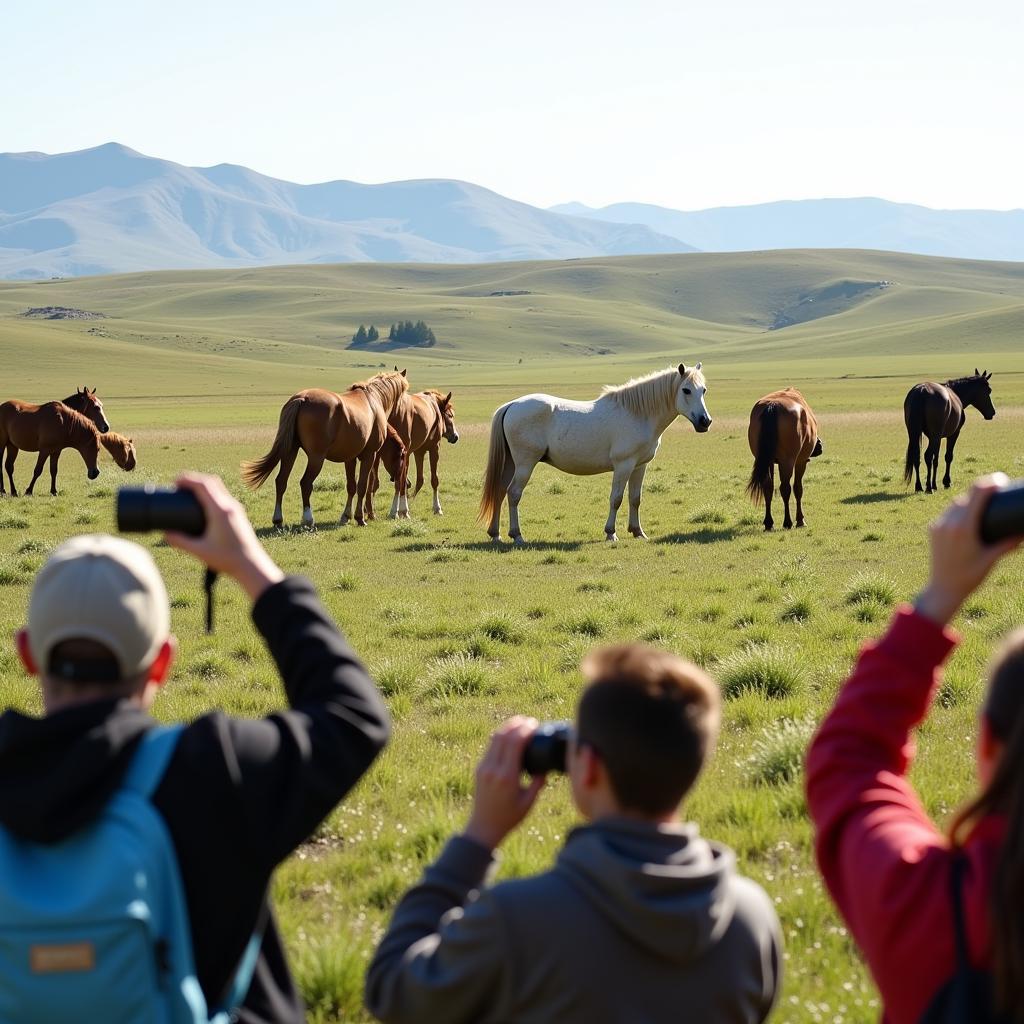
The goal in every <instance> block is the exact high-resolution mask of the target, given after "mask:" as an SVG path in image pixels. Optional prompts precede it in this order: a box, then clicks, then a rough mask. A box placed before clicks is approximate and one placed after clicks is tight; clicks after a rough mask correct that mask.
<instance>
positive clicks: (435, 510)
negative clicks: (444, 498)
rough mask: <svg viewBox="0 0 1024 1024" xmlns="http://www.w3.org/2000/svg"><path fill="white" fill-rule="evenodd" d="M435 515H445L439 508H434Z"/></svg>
mask: <svg viewBox="0 0 1024 1024" xmlns="http://www.w3.org/2000/svg"><path fill="white" fill-rule="evenodd" d="M434 515H435V516H443V515H444V513H443V512H442V511H441V510H440V509H439V508H435V509H434Z"/></svg>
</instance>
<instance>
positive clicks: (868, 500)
mask: <svg viewBox="0 0 1024 1024" xmlns="http://www.w3.org/2000/svg"><path fill="white" fill-rule="evenodd" d="M912 493H913V492H912V491H867V492H865V493H864V494H850V495H848V496H847V497H845V498H840V499H839V504H840V505H877V504H878V503H879V502H882V501H903V500H904V499H906V498H909V497H910V495H911V494H912Z"/></svg>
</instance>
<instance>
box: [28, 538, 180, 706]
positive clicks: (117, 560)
mask: <svg viewBox="0 0 1024 1024" xmlns="http://www.w3.org/2000/svg"><path fill="white" fill-rule="evenodd" d="M16 642H17V646H18V653H19V655H20V656H21V660H22V663H23V664H24V666H25V668H26V669H27V670H28V672H30V673H31V674H33V675H38V676H39V678H40V685H41V687H42V691H43V705H44V707H45V708H46V710H47V711H48V712H52V711H57V710H60V709H61V708H63V707H67V706H69V705H71V704H77V703H82V702H85V701H90V700H100V699H104V698H129V699H133V700H136V701H138V702H139V703H140V704H141V705H142V706H144V707H148V706H149V704H150V703H151V702H152V700H153V697H154V696H155V694H156V691H157V688H158V687H159V686H160V685H161V684H162V683H163V681H164V679H165V678H166V677H167V673H168V671H169V670H170V667H171V662H172V660H173V658H174V651H175V642H174V638H173V637H172V636H171V635H170V605H169V602H168V600H167V591H166V589H165V587H164V583H163V580H162V579H161V577H160V573H159V571H158V570H157V567H156V565H155V564H154V562H153V559H152V557H151V556H150V555H149V552H147V551H146V550H145V549H144V548H141V547H139V545H138V544H133V543H131V542H130V541H126V540H122V539H120V538H118V537H109V536H106V535H104V534H91V535H86V536H81V537H73V538H71V540H68V541H65V542H64V543H63V544H61V545H60V546H59V547H57V548H56V549H55V550H54V551H53V553H52V554H51V555H50V557H49V559H47V562H46V564H45V565H44V566H43V567H42V569H41V570H40V571H39V575H38V576H37V577H36V580H35V583H34V584H33V586H32V594H31V597H30V598H29V608H28V622H27V625H26V627H25V628H24V629H22V630H20V631H19V632H18V634H17V637H16Z"/></svg>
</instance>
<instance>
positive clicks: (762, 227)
mask: <svg viewBox="0 0 1024 1024" xmlns="http://www.w3.org/2000/svg"><path fill="white" fill-rule="evenodd" d="M551 209H552V211H553V212H556V213H564V214H569V215H570V216H574V217H592V218H593V219H594V220H599V221H603V222H605V223H610V224H627V223H628V224H645V225H647V227H649V228H652V229H653V230H654V231H657V232H659V233H660V234H662V235H671V236H672V237H673V238H679V239H685V240H686V241H687V243H688V244H690V245H694V246H696V247H697V248H698V249H701V250H702V251H704V252H760V251H764V250H767V249H884V250H888V251H890V252H908V253H919V254H920V255H923V256H952V257H957V258H960V259H978V260H1024V210H1009V211H1006V212H1000V211H996V210H930V209H928V208H927V207H925V206H913V205H911V204H909V203H890V202H887V201H886V200H884V199H801V200H793V201H788V202H778V203H761V204H760V205H756V206H722V207H717V208H715V209H711V210H696V211H693V212H684V211H682V210H671V209H667V208H666V207H664V206H649V205H647V204H645V203H615V204H614V205H612V206H605V207H603V208H601V209H593V208H591V207H589V206H584V205H583V204H582V203H564V204H562V205H560V206H553V207H551Z"/></svg>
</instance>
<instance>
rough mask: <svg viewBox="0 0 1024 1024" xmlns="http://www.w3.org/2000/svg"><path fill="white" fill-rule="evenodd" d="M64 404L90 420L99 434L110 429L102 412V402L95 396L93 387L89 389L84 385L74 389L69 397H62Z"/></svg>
mask: <svg viewBox="0 0 1024 1024" xmlns="http://www.w3.org/2000/svg"><path fill="white" fill-rule="evenodd" d="M64 404H65V405H66V406H69V407H70V408H72V409H74V410H75V411H76V412H80V413H81V414H82V415H83V416H86V417H88V418H89V419H90V420H92V422H93V424H94V425H95V427H96V429H97V430H98V431H99V432H100V433H101V434H105V433H106V432H107V431H108V430H109V429H110V424H109V423H108V422H107V417H106V416H105V415H104V413H103V403H102V402H101V401H100V400H99V399H98V398H97V397H96V389H95V388H93V389H92V390H91V391H90V390H89V389H88V388H87V387H85V388H82V389H81V390H80V391H76V392H75V393H74V394H73V395H71V397H70V398H65V399H64Z"/></svg>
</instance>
